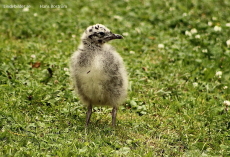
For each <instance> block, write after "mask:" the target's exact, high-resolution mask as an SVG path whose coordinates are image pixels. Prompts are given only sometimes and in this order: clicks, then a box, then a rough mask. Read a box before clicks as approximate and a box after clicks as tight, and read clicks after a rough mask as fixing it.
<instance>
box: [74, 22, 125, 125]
mask: <svg viewBox="0 0 230 157" xmlns="http://www.w3.org/2000/svg"><path fill="white" fill-rule="evenodd" d="M122 38H123V37H122V36H121V35H118V34H113V33H112V32H111V31H110V30H109V29H108V28H106V27H105V26H103V25H101V24H96V25H93V26H90V27H88V28H87V29H86V30H85V32H84V33H83V35H82V38H81V44H80V46H79V48H78V51H76V52H74V54H73V56H72V57H71V64H70V72H71V77H72V80H73V83H74V89H75V91H76V92H77V94H78V95H79V97H80V100H81V101H82V102H83V103H84V104H85V105H87V106H88V111H87V117H86V125H88V123H89V121H90V117H91V114H92V107H93V106H105V105H106V106H111V107H113V110H112V124H113V125H115V123H116V112H117V108H118V106H119V105H120V104H121V103H122V102H124V100H125V98H126V95H127V85H128V79H127V73H126V70H125V67H124V64H123V60H122V58H121V56H120V55H119V54H118V53H117V52H116V50H115V49H114V48H113V47H112V46H110V45H108V44H106V42H108V41H110V40H113V39H122Z"/></svg>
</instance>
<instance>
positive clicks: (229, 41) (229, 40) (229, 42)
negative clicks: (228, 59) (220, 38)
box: [226, 39, 230, 47]
mask: <svg viewBox="0 0 230 157" xmlns="http://www.w3.org/2000/svg"><path fill="white" fill-rule="evenodd" d="M226 44H227V46H228V47H230V39H228V40H227V41H226Z"/></svg>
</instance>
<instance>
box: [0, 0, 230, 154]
mask: <svg viewBox="0 0 230 157" xmlns="http://www.w3.org/2000/svg"><path fill="white" fill-rule="evenodd" d="M52 4H53V5H59V7H62V8H51V7H54V6H53V5H52ZM20 5H25V6H27V7H28V8H20V7H24V6H20ZM0 7H1V8H0V100H1V101H0V156H20V157H22V156H47V157H48V156H58V157H62V156H63V157H66V156H135V157H136V156H172V157H173V156H182V157H187V156H188V157H193V156H194V157H198V156H215V157H217V156H218V157H219V156H224V157H227V156H230V110H229V109H230V104H229V103H230V102H229V101H230V1H229V0H203V1H200V0H184V1H183V0H171V1H170V0H116V1H115V0H106V1H103V0H86V1H82V0H75V1H61V0H59V1H56V2H54V1H51V0H43V2H38V1H29V0H18V1H13V0H2V1H1V5H0ZM48 7H50V8H48ZM56 7H57V6H56ZM96 23H101V24H103V25H105V26H107V27H108V28H109V29H110V30H111V31H112V32H114V33H118V34H123V35H124V37H125V38H124V39H123V40H117V41H112V42H110V44H112V45H113V46H114V47H116V49H117V51H118V52H119V53H120V54H121V56H122V57H123V58H124V62H125V64H126V67H127V71H128V73H129V95H128V98H127V100H126V102H125V103H124V104H122V105H121V106H120V108H119V111H118V117H117V123H118V126H117V127H116V128H115V129H113V128H112V127H111V108H100V107H97V108H94V111H95V112H94V113H93V115H92V119H91V123H90V126H89V127H88V128H87V129H86V128H85V126H84V125H85V113H86V108H85V107H84V106H82V103H81V102H79V99H78V98H77V96H76V95H75V94H74V92H73V89H72V86H71V81H70V79H69V71H68V67H69V59H70V56H71V54H72V53H73V52H74V51H75V50H76V49H77V47H78V44H79V42H80V36H81V34H82V33H83V31H84V30H85V29H86V28H87V27H88V26H90V25H93V24H96ZM227 41H228V42H227Z"/></svg>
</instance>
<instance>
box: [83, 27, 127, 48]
mask: <svg viewBox="0 0 230 157" xmlns="http://www.w3.org/2000/svg"><path fill="white" fill-rule="evenodd" d="M81 39H82V40H86V41H90V42H91V43H95V44H104V43H106V42H108V41H110V40H113V39H123V36H122V35H119V34H113V33H112V32H111V31H110V30H109V29H108V28H107V27H105V26H104V25H102V24H96V25H93V26H89V27H88V28H87V29H86V30H85V32H84V34H83V35H82V38H81Z"/></svg>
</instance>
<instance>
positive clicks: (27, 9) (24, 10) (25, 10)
mask: <svg viewBox="0 0 230 157" xmlns="http://www.w3.org/2000/svg"><path fill="white" fill-rule="evenodd" d="M29 10H30V8H28V7H25V8H23V9H22V11H23V12H28V11H29Z"/></svg>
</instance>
